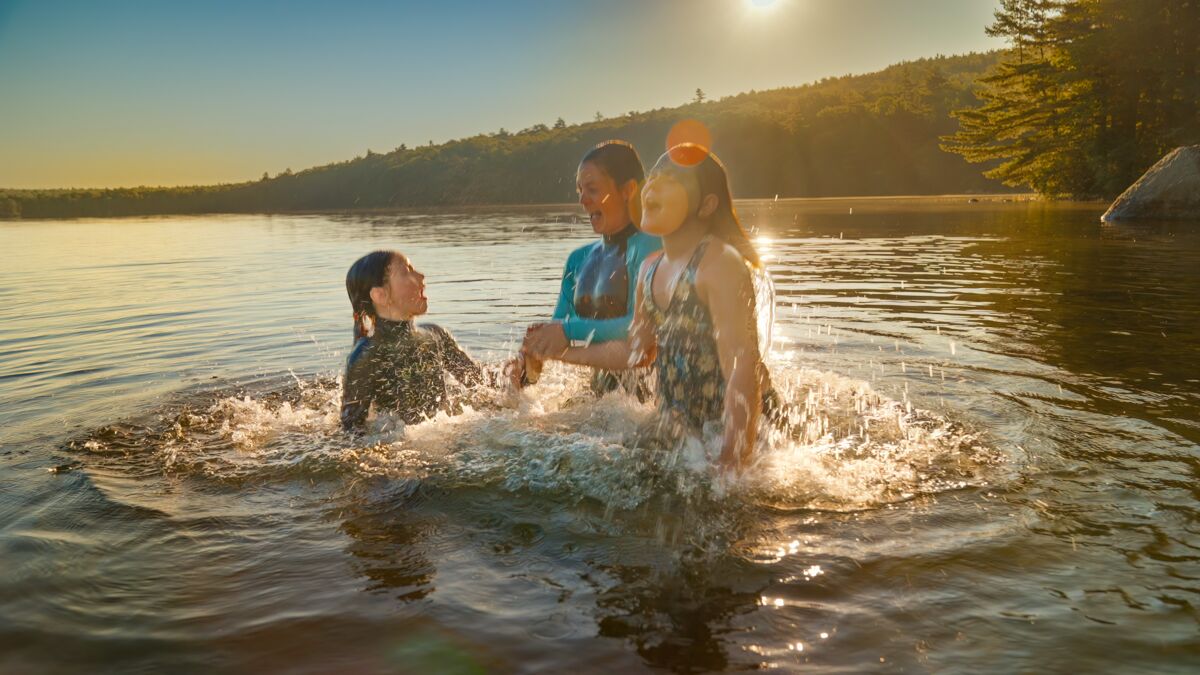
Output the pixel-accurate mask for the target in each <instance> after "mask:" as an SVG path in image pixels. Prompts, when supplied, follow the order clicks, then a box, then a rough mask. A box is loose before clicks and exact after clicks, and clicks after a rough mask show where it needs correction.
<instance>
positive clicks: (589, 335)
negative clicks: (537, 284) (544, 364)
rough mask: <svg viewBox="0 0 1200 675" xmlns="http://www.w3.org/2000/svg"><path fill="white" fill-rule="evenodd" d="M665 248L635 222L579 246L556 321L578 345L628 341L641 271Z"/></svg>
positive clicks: (569, 261) (573, 254)
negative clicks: (637, 281)
mask: <svg viewBox="0 0 1200 675" xmlns="http://www.w3.org/2000/svg"><path fill="white" fill-rule="evenodd" d="M661 248H662V241H661V240H660V239H659V238H658V237H654V236H651V235H649V234H646V233H644V232H640V231H638V229H637V228H636V227H634V226H633V225H632V224H630V225H629V226H628V227H626V228H625V229H624V230H621V231H620V232H618V233H616V234H611V235H608V234H606V235H604V237H603V238H602V239H600V240H599V241H594V242H592V243H590V244H585V245H583V246H580V247H579V248H577V249H575V250H574V251H572V252H571V255H570V256H569V257H568V258H567V266H566V269H564V270H563V277H562V290H560V291H559V294H558V305H557V306H555V308H554V320H555V321H559V322H561V323H562V326H563V333H564V334H565V335H566V336H567V339H568V340H571V341H574V342H608V341H610V340H624V339H625V338H626V336H628V335H629V324H630V322H632V321H633V305H634V300H635V299H636V297H637V283H636V280H637V278H638V270H639V269H641V267H642V261H644V260H645V259H646V257H647V256H649V255H650V254H651V253H654V252H655V251H658V250H659V249H661Z"/></svg>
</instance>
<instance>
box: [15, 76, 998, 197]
mask: <svg viewBox="0 0 1200 675" xmlns="http://www.w3.org/2000/svg"><path fill="white" fill-rule="evenodd" d="M999 58H1000V53H998V52H993V53H987V54H968V55H965V56H952V57H938V58H932V59H922V60H919V61H913V62H907V63H902V64H898V65H895V66H891V67H889V68H887V69H885V70H882V71H879V72H876V73H871V74H867V75H856V76H845V77H837V78H827V79H824V80H821V81H819V82H815V83H812V84H808V85H804V86H800V87H791V88H786V89H776V90H771V91H760V92H753V91H751V92H748V93H744V94H739V95H737V96H730V97H725V98H722V99H720V100H716V101H706V100H696V101H693V102H692V103H689V104H686V105H682V106H679V107H676V108H663V109H659V110H653V111H647V112H636V111H634V112H630V113H628V114H626V115H622V116H619V117H612V118H606V119H598V120H596V121H594V122H588V123H585V124H575V125H567V124H565V123H563V122H562V121H561V120H559V121H558V122H556V123H554V124H553V125H544V124H538V125H534V126H532V127H530V128H528V129H523V130H520V131H512V132H509V131H506V130H503V129H501V130H500V131H498V132H495V133H487V134H480V135H478V136H473V137H471V138H465V139H461V140H454V141H449V142H446V143H442V144H441V145H428V146H422V147H414V148H407V147H404V146H401V147H399V148H397V149H395V150H393V151H391V152H388V153H374V152H368V153H367V155H366V156H365V157H356V158H355V159H352V160H349V161H345V162H340V163H336V164H329V165H326V166H320V167H316V168H312V169H307V170H304V171H300V172H296V173H292V172H290V171H288V172H284V173H282V174H280V175H277V176H274V177H267V176H266V174H264V176H263V179H262V180H259V181H254V182H249V183H239V184H230V185H214V186H201V187H183V188H144V187H143V188H128V189H112V190H39V191H32V190H8V191H3V192H0V217H4V216H8V217H12V216H21V217H35V218H36V217H72V216H116V215H136V214H166V213H205V212H286V211H318V210H342V209H380V208H389V207H406V206H433V205H464V204H520V203H549V202H567V201H572V200H574V199H575V179H574V175H575V167H576V165H577V163H578V161H579V158H580V157H581V156H582V155H583V153H584V152H585V151H586V150H587V149H588V148H589V147H591V146H592V145H594V144H596V143H598V142H600V141H603V140H606V139H611V138H619V139H624V140H627V141H630V142H632V143H633V144H634V145H635V146H636V147H637V149H638V151H639V152H640V153H641V154H642V159H643V161H644V162H645V163H646V164H647V165H650V164H653V162H654V161H655V159H656V158H657V157H658V155H659V154H660V153H661V152H662V151H663V149H664V148H663V146H664V142H665V138H666V135H667V131H668V130H669V129H670V128H671V126H672V125H673V124H674V123H675V122H677V121H679V120H681V119H685V118H694V119H698V120H700V121H702V122H704V123H705V124H707V125H708V126H709V128H710V130H711V131H712V135H713V138H714V141H713V146H714V148H713V149H714V150H715V151H716V153H717V154H718V155H719V156H720V157H721V158H722V159H723V160H724V162H725V164H726V166H727V167H728V168H729V171H730V176H731V180H732V183H733V190H734V195H735V196H736V197H738V198H752V197H773V196H775V195H779V196H781V197H832V196H849V195H901V194H911V195H919V194H951V193H972V192H1005V191H1008V188H1005V187H1004V186H1003V185H1001V184H1000V183H999V182H996V181H993V180H991V179H988V178H985V177H984V176H983V175H982V171H983V169H984V168H986V167H980V166H978V165H972V164H969V163H967V162H966V161H965V160H964V159H962V158H961V157H959V156H958V155H955V154H951V153H948V152H945V151H943V150H941V149H939V147H938V143H939V137H940V136H945V135H947V134H952V133H954V132H955V131H956V130H957V129H958V123H957V121H956V120H955V119H954V118H953V117H952V116H951V114H950V113H951V111H952V110H958V109H961V108H964V107H969V106H971V105H975V104H976V103H977V100H976V98H975V96H974V94H973V90H974V87H975V84H974V83H975V81H976V80H977V79H978V78H979V77H980V76H982V75H983V74H984V73H985V72H987V71H988V70H989V69H990V68H991V67H992V66H994V65H995V64H996V63H997V62H998V61H999ZM697 94H698V95H697V99H700V98H701V96H700V92H697Z"/></svg>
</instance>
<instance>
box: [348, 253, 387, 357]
mask: <svg viewBox="0 0 1200 675" xmlns="http://www.w3.org/2000/svg"><path fill="white" fill-rule="evenodd" d="M398 255H400V254H399V253H398V252H396V251H371V252H370V253H368V254H366V255H364V256H363V257H361V258H359V259H358V260H355V261H354V264H353V265H351V266H350V270H349V271H348V272H346V295H348V296H350V307H351V308H352V309H353V310H354V339H355V340H357V339H359V338H362V337H367V336H368V335H369V334H370V332H371V331H370V327H368V325H367V324H368V322H369V323H370V324H371V326H374V324H375V320H376V319H377V318H378V317H377V316H376V313H375V303H374V302H372V301H371V289H372V288H375V287H376V286H382V285H384V283H386V282H387V273H388V265H391V264H392V261H393V260H395V259H396V256H398Z"/></svg>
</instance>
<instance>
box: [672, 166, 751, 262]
mask: <svg viewBox="0 0 1200 675" xmlns="http://www.w3.org/2000/svg"><path fill="white" fill-rule="evenodd" d="M701 157H703V159H700V158H701ZM663 160H667V161H669V162H671V166H672V169H673V170H675V171H687V172H691V173H692V174H693V175H695V176H696V179H697V182H698V183H699V184H700V198H701V199H703V198H704V195H716V197H717V208H716V210H715V211H713V213H712V215H711V216H709V217H708V231H709V233H710V234H712V235H713V236H715V237H717V238H718V239H720V240H721V241H723V242H725V243H726V244H729V245H730V246H732V247H733V248H734V249H736V250H737V252H738V253H740V254H742V257H743V258H745V259H746V262H748V263H750V265H751V266H753V267H754V268H755V269H761V268H762V258H760V257H759V255H758V251H756V250H755V249H754V244H753V243H752V242H751V241H750V235H748V234H746V228H744V227H742V221H741V219H739V218H738V215H737V212H736V211H734V209H733V192H732V190H730V189H729V176H728V175H727V174H726V172H725V165H724V164H722V163H721V160H720V159H718V158H717V156H716V155H714V154H713V153H712V152H711V151H709V150H708V149H707V148H704V147H702V146H699V145H695V144H693V143H682V144H680V145H677V146H675V147H673V148H671V149H670V150H668V151H667V152H666V154H664V155H663V157H662V159H660V160H659V163H660V164H661V163H662V162H663ZM656 166H657V165H656ZM696 208H699V205H697V206H696Z"/></svg>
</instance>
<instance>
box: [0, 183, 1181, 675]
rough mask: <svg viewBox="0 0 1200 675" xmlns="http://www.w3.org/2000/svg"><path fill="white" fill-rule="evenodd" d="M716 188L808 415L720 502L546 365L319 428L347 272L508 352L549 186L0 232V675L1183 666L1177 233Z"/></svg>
mask: <svg viewBox="0 0 1200 675" xmlns="http://www.w3.org/2000/svg"><path fill="white" fill-rule="evenodd" d="M740 209H741V212H742V214H743V216H744V219H745V220H746V222H747V224H748V225H751V226H753V227H754V228H756V229H757V233H758V235H759V236H760V245H761V246H762V247H763V251H764V252H766V253H767V256H768V261H769V265H770V269H771V272H772V274H773V277H774V280H775V285H776V291H777V297H776V323H775V328H774V332H773V336H774V343H773V349H772V353H771V357H770V362H771V368H772V372H773V374H774V378H775V380H776V383H777V385H778V387H779V388H780V389H781V390H782V392H783V393H784V395H785V396H786V397H787V398H788V399H789V400H791V401H792V402H793V403H795V404H796V411H797V412H796V416H795V417H794V419H793V420H792V422H793V424H792V427H791V428H790V430H789V431H788V432H787V433H777V434H774V435H772V437H771V438H769V439H768V441H767V443H766V444H765V445H764V447H763V448H761V450H760V453H759V456H760V461H759V464H758V466H756V467H755V469H754V470H753V471H751V472H750V474H749V475H748V476H746V477H745V478H744V480H742V481H741V482H739V483H738V484H735V485H732V486H724V485H720V484H714V483H713V482H712V480H711V477H710V476H709V475H708V474H707V472H706V471H705V470H704V461H703V452H704V449H705V448H704V445H703V443H702V442H700V441H697V442H696V443H694V444H692V445H690V446H689V447H688V448H685V449H683V450H681V451H679V452H677V453H673V454H670V455H654V456H649V457H648V456H647V455H646V453H644V452H642V451H638V450H637V449H636V448H631V447H629V445H632V443H631V442H630V430H631V429H633V428H634V427H636V425H637V424H638V423H640V422H642V421H644V420H645V419H647V417H648V416H649V415H650V414H651V413H650V409H649V408H648V407H647V406H643V405H641V404H638V403H637V402H636V401H632V400H628V399H624V398H621V397H619V396H618V397H610V398H606V399H604V400H601V401H596V400H594V399H591V398H589V397H588V396H587V395H586V394H585V393H584V391H585V389H586V384H585V383H584V378H583V377H582V376H581V375H580V374H579V373H577V372H575V371H573V370H569V369H566V368H561V369H553V370H551V371H549V372H548V373H547V376H546V378H545V380H544V382H543V384H540V385H539V386H537V387H534V388H533V389H532V390H530V391H529V392H528V393H527V395H525V396H523V397H521V398H520V399H517V400H505V399H504V397H503V395H502V393H500V392H495V393H494V399H495V401H496V402H497V404H498V407H497V408H496V409H490V408H489V409H485V410H479V411H469V412H468V413H467V414H465V415H463V416H461V417H458V418H451V419H447V418H442V419H435V420H431V421H429V422H427V423H424V424H421V425H418V426H415V427H410V428H408V429H406V430H404V431H403V432H401V433H390V434H377V435H375V436H373V437H371V438H368V439H367V440H366V441H357V442H356V441H354V440H352V439H348V438H345V437H343V436H342V435H341V434H339V433H338V432H337V430H336V426H337V425H336V411H337V404H338V400H337V399H338V387H337V382H336V378H337V377H338V374H339V371H340V369H341V365H342V363H343V359H344V358H345V354H346V352H347V351H348V348H349V347H350V332H351V328H350V317H349V312H348V306H347V301H346V299H345V293H344V289H343V278H344V274H345V270H346V268H347V266H348V265H349V263H350V262H352V261H353V260H354V259H355V258H356V257H357V256H359V255H361V254H363V253H365V252H367V251H369V250H371V249H373V248H377V247H388V248H399V249H401V250H403V251H404V252H406V253H407V254H408V255H409V256H410V258H411V259H412V260H413V261H414V264H415V265H416V266H417V267H418V268H420V269H421V270H422V271H424V272H425V274H426V275H427V283H428V286H429V289H428V295H429V298H430V316H429V319H430V320H431V321H435V322H437V323H440V324H442V325H444V326H446V327H447V328H449V329H450V330H452V331H453V332H454V333H455V335H456V336H457V337H458V339H459V341H460V342H461V343H462V344H463V345H464V346H465V347H466V348H467V349H468V350H469V351H471V352H472V353H473V354H475V355H476V356H478V357H479V358H481V359H482V360H485V361H488V362H492V363H495V362H498V361H499V360H501V359H502V358H504V357H505V356H506V355H508V354H509V353H510V352H511V351H512V349H513V346H514V342H515V340H516V338H517V336H519V335H520V334H521V332H522V330H523V325H524V324H526V323H528V322H530V321H533V320H536V319H538V318H541V317H544V316H546V315H547V314H548V313H549V311H550V308H551V306H552V303H553V300H554V296H555V292H556V290H557V281H558V277H559V273H560V271H561V266H562V263H563V261H564V260H565V258H566V255H567V252H568V251H569V250H570V249H571V248H573V247H574V246H577V245H579V244H580V243H583V242H584V241H587V240H588V238H589V237H588V232H587V226H586V225H582V224H577V223H575V222H574V216H575V211H574V210H573V209H572V208H570V207H538V208H532V207H531V208H523V209H505V210H501V209H496V210H475V211H467V212H436V213H433V212H430V213H402V214H390V215H369V216H364V215H347V216H275V217H271V216H236V217H235V216H213V217H188V218H184V217H179V218H152V219H127V220H104V221H63V222H10V223H0V251H2V252H3V253H2V255H3V265H0V561H2V563H3V564H2V566H0V672H48V673H53V672H81V671H86V672H95V671H106V672H122V673H126V672H180V673H187V672H212V671H227V672H259V671H261V670H263V669H268V670H275V671H282V672H331V671H333V672H337V671H350V672H414V673H416V672H431V671H445V672H563V671H566V670H574V671H579V672H640V671H648V670H655V669H667V670H674V671H679V672H701V671H722V670H753V669H779V670H782V671H785V672H787V671H798V670H806V669H820V670H825V671H844V672H863V671H885V672H890V671H894V672H925V671H938V672H1067V671H1071V672H1075V671H1081V672H1098V671H1108V672H1116V671H1119V672H1195V667H1196V664H1197V663H1198V662H1200V660H1198V659H1200V610H1198V605H1200V487H1198V486H1200V481H1198V479H1200V291H1198V288H1200V286H1198V283H1200V231H1198V230H1197V229H1196V228H1195V227H1194V226H1191V227H1189V226H1187V225H1173V226H1143V227H1136V228H1133V227H1129V228H1126V227H1111V226H1102V225H1100V224H1099V223H1098V216H1099V213H1100V211H1101V210H1102V207H1100V206H1078V205H1075V206H1069V205H1065V206H1064V205H1042V204H1027V203H1015V204H1011V203H994V202H984V203H977V204H969V203H966V202H965V200H942V201H932V200H858V201H854V200H838V201H805V202H792V201H780V202H745V203H742V204H741V205H740ZM851 209H852V211H851ZM627 444H628V445H627Z"/></svg>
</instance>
